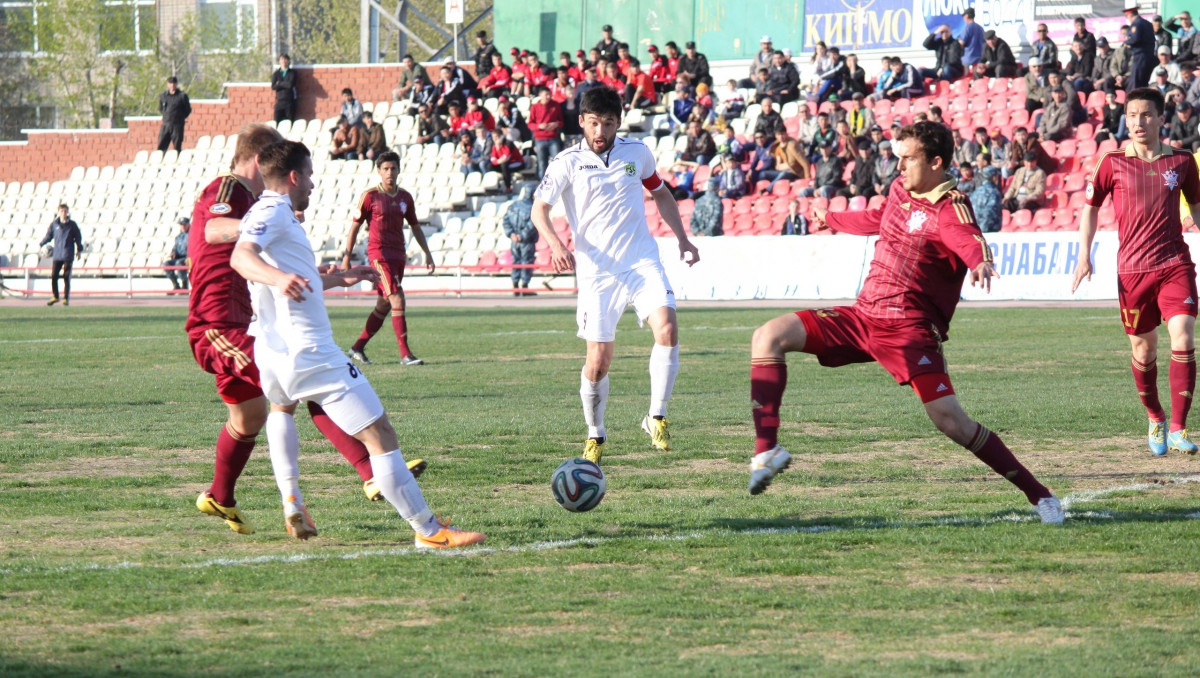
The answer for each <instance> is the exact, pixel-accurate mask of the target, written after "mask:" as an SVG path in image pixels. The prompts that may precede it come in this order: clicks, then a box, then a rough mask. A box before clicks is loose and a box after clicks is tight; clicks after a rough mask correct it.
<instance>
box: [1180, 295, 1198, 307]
mask: <svg viewBox="0 0 1200 678" xmlns="http://www.w3.org/2000/svg"><path fill="white" fill-rule="evenodd" d="M1183 303H1185V304H1187V305H1188V306H1195V305H1196V300H1195V299H1193V298H1191V297H1188V298H1187V299H1184V300H1183Z"/></svg>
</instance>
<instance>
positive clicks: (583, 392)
mask: <svg viewBox="0 0 1200 678" xmlns="http://www.w3.org/2000/svg"><path fill="white" fill-rule="evenodd" d="M585 369H586V368H585ZM579 397H580V399H581V400H583V420H584V421H585V422H587V427H588V437H589V438H603V437H605V432H604V406H605V405H607V404H608V375H607V374H606V375H604V377H603V378H602V379H600V381H592V380H591V379H588V378H587V373H586V372H580V374H579Z"/></svg>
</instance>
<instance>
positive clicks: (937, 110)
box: [929, 106, 942, 115]
mask: <svg viewBox="0 0 1200 678" xmlns="http://www.w3.org/2000/svg"><path fill="white" fill-rule="evenodd" d="M929 112H930V113H937V114H938V115H941V114H942V107H941V106H930V107H929Z"/></svg>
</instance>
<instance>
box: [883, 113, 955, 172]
mask: <svg viewBox="0 0 1200 678" xmlns="http://www.w3.org/2000/svg"><path fill="white" fill-rule="evenodd" d="M905 139H913V140H915V141H916V142H917V144H918V145H919V146H920V147H921V152H922V153H924V154H925V159H926V160H928V161H929V162H933V159H934V158H941V159H942V167H943V168H947V169H948V168H949V167H950V164H951V161H952V160H953V159H954V139H953V138H952V137H951V136H950V129H949V128H947V127H946V126H945V125H942V124H939V123H936V122H918V123H914V124H912V125H908V126H906V127H903V128H901V129H900V133H899V134H898V135H896V140H897V141H903V140H905Z"/></svg>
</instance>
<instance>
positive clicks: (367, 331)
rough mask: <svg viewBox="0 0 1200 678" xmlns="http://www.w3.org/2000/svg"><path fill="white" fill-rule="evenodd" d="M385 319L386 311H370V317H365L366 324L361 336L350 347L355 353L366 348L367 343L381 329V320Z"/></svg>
mask: <svg viewBox="0 0 1200 678" xmlns="http://www.w3.org/2000/svg"><path fill="white" fill-rule="evenodd" d="M386 317H387V311H380V310H379V309H375V310H373V311H371V315H369V316H367V324H366V326H365V327H363V331H362V334H360V335H358V341H356V342H354V346H353V347H352V348H353V349H354V350H355V351H361V350H363V349H364V348H366V347H367V342H368V341H371V337H373V336H375V333H376V332H378V331H379V328H380V327H383V319H384V318H386Z"/></svg>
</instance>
